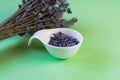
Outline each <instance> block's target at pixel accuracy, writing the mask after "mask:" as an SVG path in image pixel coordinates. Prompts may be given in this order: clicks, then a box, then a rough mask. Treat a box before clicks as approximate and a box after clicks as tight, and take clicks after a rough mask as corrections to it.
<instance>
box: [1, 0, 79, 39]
mask: <svg viewBox="0 0 120 80" xmlns="http://www.w3.org/2000/svg"><path fill="white" fill-rule="evenodd" d="M18 7H19V8H18V10H17V11H16V12H15V13H14V14H13V15H12V16H11V17H10V18H8V19H7V20H5V21H4V22H2V23H1V24H0V39H5V38H8V37H10V36H14V35H21V36H23V35H24V34H26V33H29V34H33V33H34V32H36V31H38V30H41V29H46V28H53V27H54V28H58V27H59V28H65V27H70V26H71V25H73V24H74V23H75V22H77V19H76V18H72V19H71V20H65V19H62V16H63V14H64V13H65V12H67V13H68V14H71V13H72V11H71V9H70V8H69V3H67V1H66V0H22V4H19V5H18Z"/></svg>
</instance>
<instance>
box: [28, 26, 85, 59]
mask: <svg viewBox="0 0 120 80" xmlns="http://www.w3.org/2000/svg"><path fill="white" fill-rule="evenodd" d="M58 32H62V33H63V34H66V35H69V36H73V37H74V38H76V39H77V40H78V41H79V43H78V44H77V45H74V46H71V47H57V46H52V45H50V44H48V43H49V41H50V38H51V36H53V34H55V33H58ZM35 38H36V39H38V40H40V41H41V42H42V43H43V44H44V46H45V47H46V49H47V50H48V52H49V53H50V54H51V55H52V56H54V57H56V58H60V59H67V58H70V57H72V56H73V55H75V54H76V53H77V51H78V50H79V48H80V46H81V44H82V42H83V36H82V35H81V33H79V32H78V31H75V30H73V29H68V28H56V29H46V30H40V31H37V32H36V33H35V34H34V35H33V36H32V37H31V38H30V40H29V42H28V46H30V44H31V42H32V40H33V39H35Z"/></svg>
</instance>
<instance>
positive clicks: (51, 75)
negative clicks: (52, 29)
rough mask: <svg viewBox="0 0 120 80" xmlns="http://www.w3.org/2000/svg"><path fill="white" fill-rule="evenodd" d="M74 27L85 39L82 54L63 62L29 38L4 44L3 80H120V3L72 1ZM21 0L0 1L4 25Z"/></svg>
mask: <svg viewBox="0 0 120 80" xmlns="http://www.w3.org/2000/svg"><path fill="white" fill-rule="evenodd" d="M68 1H69V2H70V6H71V9H72V11H73V14H72V15H65V18H66V19H68V18H71V17H77V18H78V19H79V21H78V22H77V23H76V24H75V25H74V26H72V27H71V28H72V29H75V30H77V31H79V32H81V33H82V34H83V36H84V42H83V44H82V46H81V48H80V50H79V51H78V53H77V54H76V55H75V56H73V57H72V58H70V59H67V60H59V59H56V58H54V57H52V56H50V55H49V54H48V52H47V51H46V49H45V47H44V46H43V45H42V44H41V43H40V42H39V41H38V40H34V41H33V43H32V45H31V47H27V42H28V40H29V38H30V37H29V36H24V37H20V36H14V37H11V38H9V39H6V40H3V41H0V80H120V0H68ZM18 3H21V0H0V22H2V21H4V20H5V19H6V18H8V17H9V16H10V15H11V14H13V13H14V12H15V11H16V10H17V5H18Z"/></svg>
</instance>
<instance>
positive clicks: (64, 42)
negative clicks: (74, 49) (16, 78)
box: [48, 32, 79, 47]
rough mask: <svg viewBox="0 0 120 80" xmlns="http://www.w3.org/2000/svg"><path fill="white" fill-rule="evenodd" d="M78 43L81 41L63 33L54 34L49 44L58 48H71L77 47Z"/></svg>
mask: <svg viewBox="0 0 120 80" xmlns="http://www.w3.org/2000/svg"><path fill="white" fill-rule="evenodd" d="M78 43H79V41H78V40H77V39H76V38H74V37H72V36H69V35H66V34H64V33H62V32H58V33H55V34H53V37H51V39H50V41H49V43H48V44H50V45H53V46H57V47H70V46H74V45H77V44H78Z"/></svg>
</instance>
